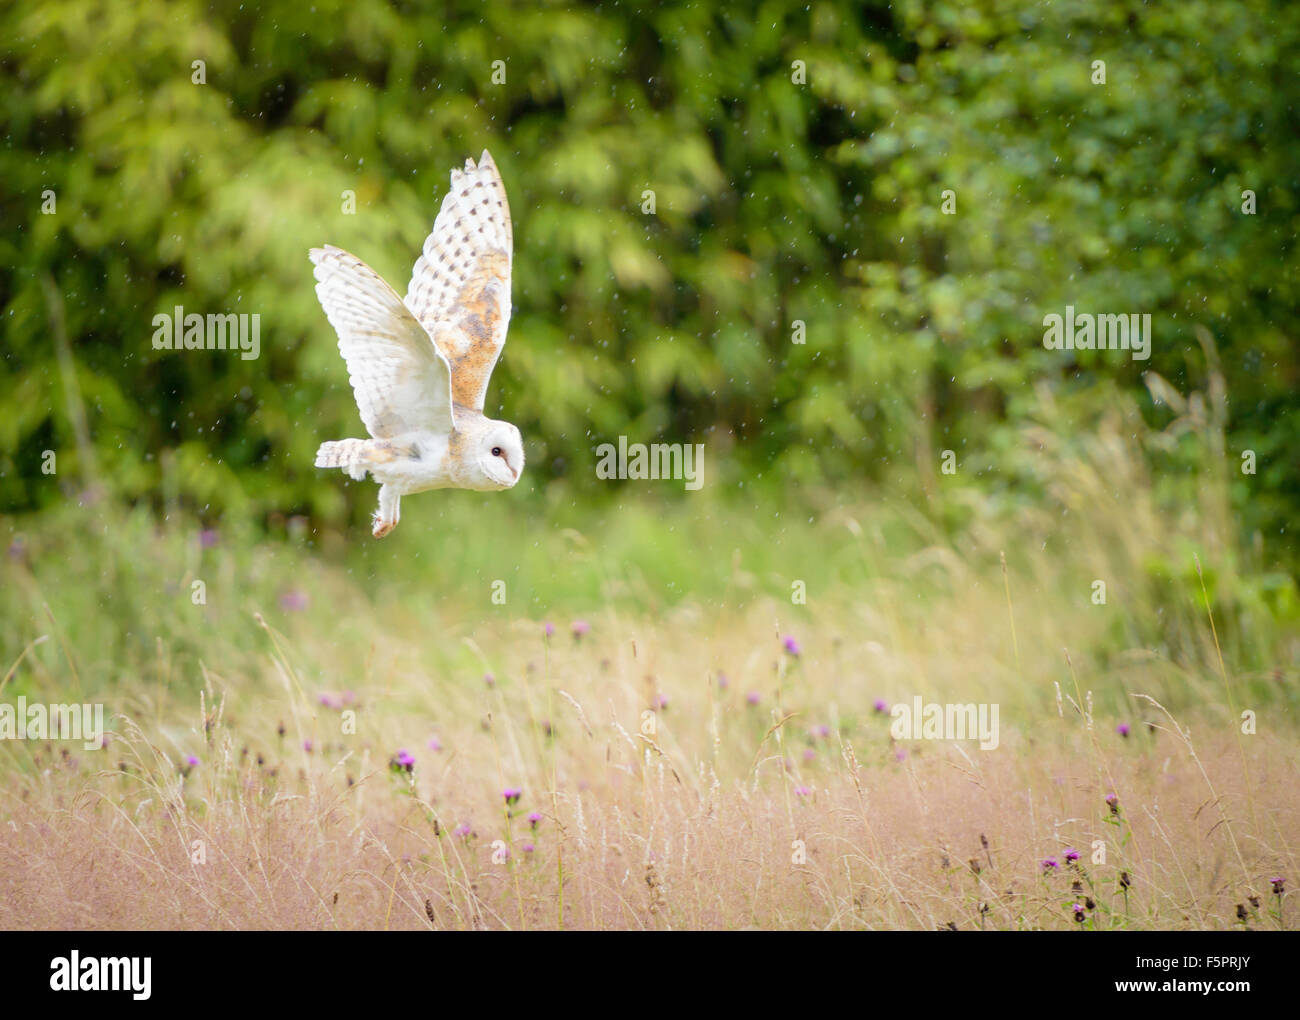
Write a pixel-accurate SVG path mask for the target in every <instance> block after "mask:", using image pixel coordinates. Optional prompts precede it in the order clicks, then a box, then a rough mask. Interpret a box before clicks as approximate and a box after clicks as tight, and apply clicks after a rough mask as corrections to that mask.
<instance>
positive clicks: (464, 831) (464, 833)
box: [451, 822, 473, 839]
mask: <svg viewBox="0 0 1300 1020" xmlns="http://www.w3.org/2000/svg"><path fill="white" fill-rule="evenodd" d="M472 831H473V830H472V829H470V827H469V822H461V823H460V824H459V825H458V826H456V828H454V829H452V830H451V834H452V835H453V836H460V837H461V838H462V839H469V835H470V833H471V832H472Z"/></svg>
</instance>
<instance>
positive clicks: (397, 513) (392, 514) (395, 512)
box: [371, 485, 402, 538]
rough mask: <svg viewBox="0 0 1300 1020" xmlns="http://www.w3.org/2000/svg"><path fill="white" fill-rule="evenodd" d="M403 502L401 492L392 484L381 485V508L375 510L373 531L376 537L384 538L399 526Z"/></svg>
mask: <svg viewBox="0 0 1300 1020" xmlns="http://www.w3.org/2000/svg"><path fill="white" fill-rule="evenodd" d="M401 504H402V496H401V494H400V493H399V492H398V491H397V490H396V489H394V488H393V487H392V486H391V485H381V486H380V487H379V509H378V510H377V511H376V512H375V526H374V529H373V530H372V531H371V534H373V535H374V536H375V538H383V537H384V536H385V535H387V534H388V533H389V532H390V531H392V530H393V529H394V528H395V527H397V522H398V520H400V519H401V516H402V514H401Z"/></svg>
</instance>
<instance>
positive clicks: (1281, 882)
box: [1268, 878, 1286, 896]
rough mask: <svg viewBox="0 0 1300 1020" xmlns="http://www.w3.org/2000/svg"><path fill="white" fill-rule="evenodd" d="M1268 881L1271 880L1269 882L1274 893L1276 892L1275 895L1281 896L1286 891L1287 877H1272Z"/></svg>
mask: <svg viewBox="0 0 1300 1020" xmlns="http://www.w3.org/2000/svg"><path fill="white" fill-rule="evenodd" d="M1268 881H1269V884H1270V885H1271V886H1272V887H1273V893H1274V894H1275V895H1277V896H1281V895H1282V893H1284V892H1285V891H1286V879H1285V878H1270V879H1269V880H1268Z"/></svg>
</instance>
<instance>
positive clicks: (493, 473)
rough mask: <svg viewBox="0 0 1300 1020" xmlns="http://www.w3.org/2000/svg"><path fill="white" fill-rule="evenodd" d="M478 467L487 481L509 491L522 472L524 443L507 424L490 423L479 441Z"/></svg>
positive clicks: (511, 426)
mask: <svg viewBox="0 0 1300 1020" xmlns="http://www.w3.org/2000/svg"><path fill="white" fill-rule="evenodd" d="M478 463H479V467H480V468H481V469H482V470H483V473H484V474H485V475H487V477H488V479H489V481H491V482H492V483H493V484H494V485H497V486H499V487H501V488H502V489H509V488H510V487H512V486H513V485H514V484H515V482H517V481H519V476H520V475H521V474H523V471H524V442H523V438H522V437H521V436H520V435H519V430H518V429H517V428H515V427H514V426H513V425H511V424H510V423H509V422H504V421H499V422H492V425H491V427H490V428H488V429H487V430H486V431H485V432H484V433H483V438H482V440H481V441H480V447H479V457H478Z"/></svg>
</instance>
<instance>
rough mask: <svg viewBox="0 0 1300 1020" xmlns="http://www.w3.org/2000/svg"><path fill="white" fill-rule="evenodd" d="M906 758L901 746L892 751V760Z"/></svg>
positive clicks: (903, 759) (904, 759)
mask: <svg viewBox="0 0 1300 1020" xmlns="http://www.w3.org/2000/svg"><path fill="white" fill-rule="evenodd" d="M906 760H907V752H906V751H904V750H903V749H902V748H901V747H900V748H899V749H898V750H897V751H895V752H894V761H906Z"/></svg>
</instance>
